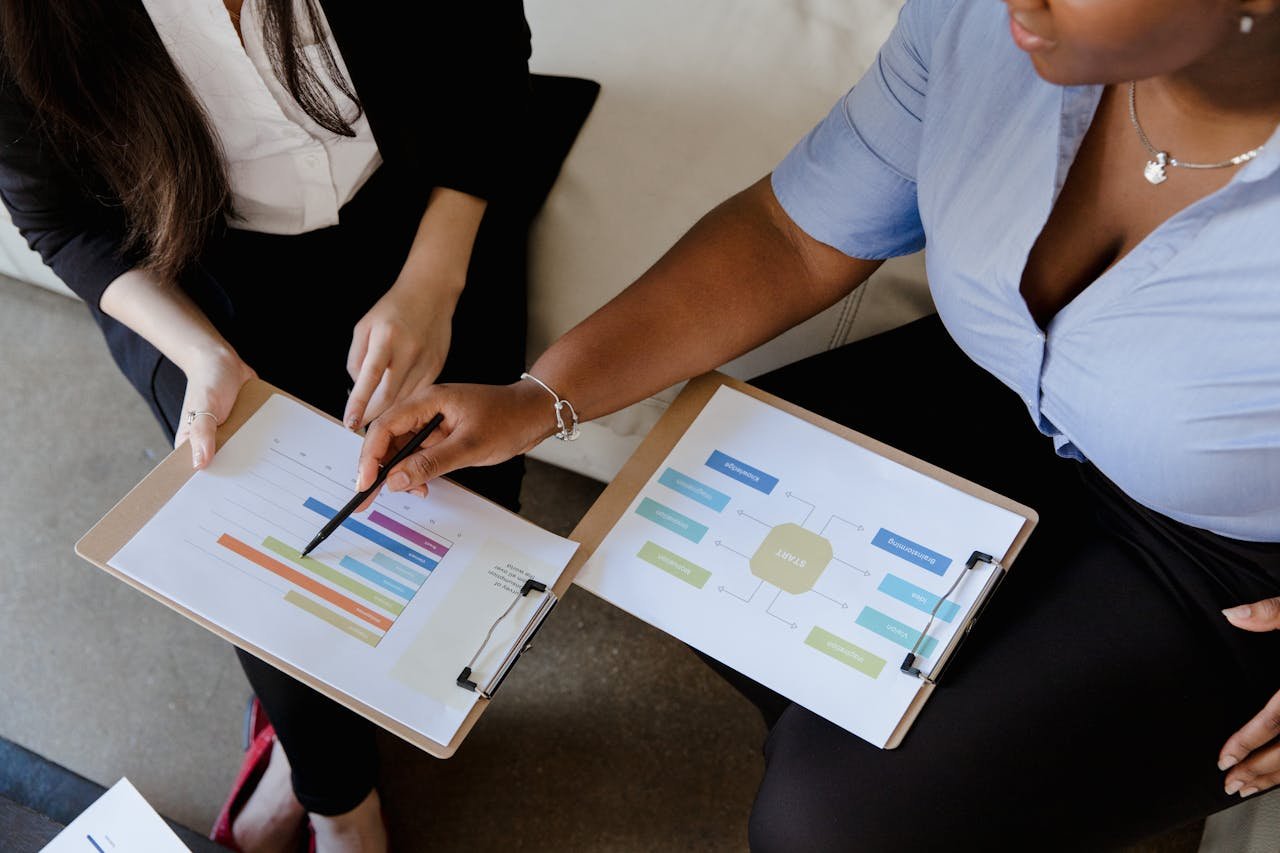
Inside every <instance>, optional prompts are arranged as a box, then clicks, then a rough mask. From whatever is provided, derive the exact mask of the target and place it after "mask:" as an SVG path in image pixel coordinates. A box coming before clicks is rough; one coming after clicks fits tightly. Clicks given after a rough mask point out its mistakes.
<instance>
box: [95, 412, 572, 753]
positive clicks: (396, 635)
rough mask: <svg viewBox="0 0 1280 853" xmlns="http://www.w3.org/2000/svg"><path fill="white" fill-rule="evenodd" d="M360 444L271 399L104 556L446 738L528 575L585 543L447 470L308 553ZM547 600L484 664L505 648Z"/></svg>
mask: <svg viewBox="0 0 1280 853" xmlns="http://www.w3.org/2000/svg"><path fill="white" fill-rule="evenodd" d="M360 443H361V440H360V438H359V437H358V436H356V435H354V434H352V433H350V432H348V431H347V430H345V429H343V428H342V427H340V426H338V425H337V424H333V423H331V422H329V421H327V420H325V419H324V418H322V417H320V416H318V415H316V414H314V413H313V412H310V411H309V410H307V409H306V408H304V407H303V406H300V405H298V404H297V403H295V402H293V401H292V400H289V399H287V398H285V397H281V396H279V395H276V396H273V397H272V398H270V399H269V400H268V401H267V402H266V403H265V404H264V405H263V406H262V408H261V409H259V410H258V412H256V413H255V414H254V415H253V417H252V418H250V419H249V420H248V421H247V422H246V423H245V424H244V425H243V426H242V427H241V428H240V429H239V430H238V431H237V432H236V434H235V435H234V436H233V437H232V438H231V440H230V441H228V442H227V445H226V446H225V447H223V448H222V449H221V450H219V451H218V454H217V456H216V457H215V458H214V461H213V463H212V464H211V465H210V466H209V468H208V469H206V470H205V471H201V472H198V473H197V474H195V476H193V477H192V478H191V479H190V480H189V481H188V482H187V483H186V484H185V485H184V486H183V487H182V488H181V489H180V490H179V491H178V492H177V494H175V495H174V497H173V498H172V499H171V500H170V501H169V502H168V504H166V505H165V507H164V508H163V509H162V510H161V511H160V512H158V513H157V514H156V515H155V517H154V518H152V519H151V521H149V522H148V523H147V524H146V525H145V526H144V527H143V528H142V529H141V530H140V531H139V532H138V534H137V535H136V536H134V538H133V539H132V540H131V541H130V542H129V543H128V544H127V545H126V546H125V547H124V548H122V549H121V550H120V552H119V553H118V554H116V556H115V557H114V558H113V559H112V560H111V561H110V565H111V566H113V567H114V568H117V569H119V570H120V571H122V572H124V573H126V574H128V575H130V576H132V577H133V578H136V579H137V580H139V581H141V582H142V583H143V584H145V585H146V586H148V587H150V588H151V589H154V590H155V591H157V592H159V593H160V594H161V595H163V596H165V597H167V598H170V599H172V600H173V601H175V602H177V603H178V604H181V605H182V606H184V607H186V608H188V609H190V610H192V611H194V612H195V613H197V614H199V615H200V616H202V617H204V618H205V619H207V620H209V621H211V622H213V623H216V624H218V625H220V626H222V627H224V628H226V629H227V630H228V631H230V632H232V633H233V634H234V635H236V636H239V637H241V638H243V639H244V640H245V641H246V642H248V643H250V644H252V645H254V646H257V647H259V648H261V649H264V650H266V651H268V652H270V653H271V654H273V655H275V656H277V657H279V658H281V659H283V660H285V661H287V662H288V663H290V664H292V665H293V666H296V667H298V668H299V669H301V670H303V671H304V672H307V673H309V674H310V675H312V676H314V677H316V678H317V679H319V680H321V681H323V682H326V683H328V684H330V685H332V686H334V687H336V688H337V689H339V690H341V691H343V692H344V693H347V694H349V695H351V696H353V697H355V698H357V699H359V700H360V701H362V702H364V703H366V704H368V705H371V706H372V707H374V708H376V709H377V710H379V711H381V712H382V713H384V714H386V715H387V716H389V717H392V718H393V719H395V720H397V721H399V722H400V723H403V724H404V725H406V726H408V727H410V728H412V729H414V730H415V731H418V732H420V733H422V734H424V735H426V736H427V737H428V738H430V739H431V740H434V741H436V742H438V743H441V744H447V743H449V741H450V740H451V739H452V738H453V735H454V734H455V733H456V732H457V730H458V727H459V726H460V725H461V723H462V721H463V719H464V718H465V717H466V715H467V713H468V712H469V711H470V710H471V708H472V706H473V705H474V704H475V701H476V694H474V693H471V692H469V691H467V690H464V689H462V688H460V687H458V686H457V684H456V683H455V679H456V678H457V676H458V673H459V672H460V671H461V670H462V668H463V666H465V665H466V664H467V663H468V661H470V660H471V657H472V655H474V654H475V652H476V651H477V650H478V649H479V648H480V644H481V642H482V641H483V640H484V636H485V633H486V632H487V631H488V629H489V626H490V625H491V624H492V623H493V620H494V619H495V618H496V617H497V616H498V615H499V614H501V613H502V611H503V610H504V609H506V607H507V606H508V605H509V604H510V603H511V600H512V597H513V595H514V591H513V590H517V589H519V587H520V585H521V584H522V583H523V580H524V579H525V578H527V577H533V578H536V579H537V580H539V581H542V582H544V583H546V584H547V586H548V587H550V586H551V585H553V584H554V583H555V582H556V580H557V579H558V578H559V577H560V573H561V572H562V571H563V570H564V567H565V565H566V564H567V563H568V561H569V558H570V557H571V556H572V555H573V552H574V551H575V550H576V549H577V545H576V544H575V543H573V542H570V541H568V540H567V539H563V538H561V537H559V536H555V535H553V534H551V533H547V532H546V531H544V530H541V529H539V528H537V527H535V526H534V525H532V524H530V523H528V522H526V521H523V520H522V519H519V518H516V517H515V516H513V515H511V514H509V513H507V512H505V511H504V510H502V509H501V508H499V507H497V506H495V505H493V504H490V503H488V502H487V501H484V500H482V499H480V498H478V497H476V496H474V495H472V494H470V493H469V492H466V491H465V490H463V489H460V488H458V487H457V486H455V485H453V484H452V483H449V482H447V481H444V480H438V481H436V482H434V483H432V484H431V489H430V495H429V496H428V497H427V499H426V500H423V499H420V498H417V497H415V496H412V495H404V494H399V493H389V492H384V493H383V494H382V495H380V496H379V498H378V500H377V501H376V502H375V504H374V506H373V507H371V508H370V509H369V510H367V511H365V512H362V513H359V514H357V515H354V516H352V517H351V519H350V520H348V522H347V523H346V524H344V526H343V527H341V528H339V529H338V530H337V531H335V532H334V534H333V535H332V536H330V537H329V538H328V539H327V540H325V542H324V543H322V544H321V545H320V546H319V547H317V548H316V550H315V551H313V552H312V553H311V555H310V557H309V558H308V559H306V560H303V561H299V560H298V559H297V557H298V551H299V550H300V549H301V548H303V547H305V545H306V543H307V542H309V541H310V540H311V537H312V536H314V535H315V533H316V532H317V531H318V530H319V529H320V527H321V525H322V524H323V523H324V522H325V521H326V519H327V516H326V514H325V513H329V514H332V512H333V511H335V510H336V509H337V508H339V507H341V506H342V505H343V504H345V503H346V502H347V500H348V499H349V498H350V497H351V495H352V494H354V492H355V465H356V458H357V455H358V453H359V449H360ZM536 598H537V596H533V595H530V596H528V597H526V598H525V599H522V600H521V602H520V603H519V605H518V606H517V607H516V609H515V610H513V611H512V613H511V615H510V616H509V617H508V618H507V619H505V620H504V621H503V625H502V628H501V629H500V630H499V631H497V632H495V635H494V637H493V639H492V641H491V642H490V644H489V645H488V646H486V654H485V656H484V657H482V658H481V659H480V661H478V662H477V664H476V666H475V670H476V673H477V676H483V675H484V674H485V672H486V670H485V667H486V666H488V665H489V664H491V663H492V662H493V661H495V660H498V659H500V658H501V656H502V654H503V653H504V652H505V651H506V648H505V647H504V646H503V643H504V642H506V643H507V644H508V645H510V642H512V641H513V640H514V637H515V635H516V634H518V632H519V629H520V628H521V627H522V625H523V622H524V621H526V619H522V617H527V616H528V614H530V613H532V611H533V609H534V608H535V607H536V606H537V601H536Z"/></svg>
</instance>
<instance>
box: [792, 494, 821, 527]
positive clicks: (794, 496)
mask: <svg viewBox="0 0 1280 853" xmlns="http://www.w3.org/2000/svg"><path fill="white" fill-rule="evenodd" d="M784 494H785V495H786V496H787V497H789V498H791V500H793V501H799V502H800V503H802V504H804V505H805V506H807V507H809V511H808V512H807V513H805V516H804V521H802V522H800V526H801V527H804V526H805V525H806V524H808V523H809V516H811V515H813V511H814V510H815V509H817V508H818V507H817V506H816V505H815V504H813V503H811V502H809V501H807V500H805V499H804V498H801V497H797V496H796V495H795V494H793V493H791V492H784Z"/></svg>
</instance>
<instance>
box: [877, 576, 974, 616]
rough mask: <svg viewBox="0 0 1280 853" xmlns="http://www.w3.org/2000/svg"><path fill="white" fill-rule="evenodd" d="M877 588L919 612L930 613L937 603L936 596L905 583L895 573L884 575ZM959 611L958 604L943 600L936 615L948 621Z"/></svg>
mask: <svg viewBox="0 0 1280 853" xmlns="http://www.w3.org/2000/svg"><path fill="white" fill-rule="evenodd" d="M878 589H879V590H880V591H881V592H883V593H884V594H885V595H887V596H889V597H890V598H896V599H897V600H898V601H901V602H902V603H903V604H906V605H908V606H910V607H914V608H915V609H916V610H919V611H920V612H921V613H932V612H933V607H934V605H935V604H938V596H936V595H934V594H933V593H931V592H929V591H928V590H927V589H921V588H920V587H918V586H916V585H915V584H913V583H907V582H906V581H904V580H903V579H902V578H900V577H898V576H897V575H885V576H884V580H882V581H880V586H879V587H878ZM959 612H960V605H958V604H956V603H955V602H954V601H944V602H942V604H941V605H938V613H937V616H938V618H939V619H941V620H942V621H943V622H950V621H951V620H952V619H954V618H956V614H957V613H959Z"/></svg>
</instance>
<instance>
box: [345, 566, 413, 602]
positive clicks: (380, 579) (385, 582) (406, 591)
mask: <svg viewBox="0 0 1280 853" xmlns="http://www.w3.org/2000/svg"><path fill="white" fill-rule="evenodd" d="M338 565H339V566H341V567H342V568H344V569H346V570H347V571H349V572H351V574H353V575H359V576H360V577H362V578H364V579H365V580H367V581H369V582H371V583H375V584H377V585H378V586H380V587H382V588H383V589H385V590H386V591H387V592H389V593H391V594H392V595H398V596H400V597H401V598H403V599H405V600H408V599H410V598H413V594H414V593H415V592H417V590H416V589H414V588H413V587H410V586H405V585H404V584H402V583H400V581H397V580H392V579H391V578H389V577H387V576H386V575H384V574H383V573H382V572H380V571H378V570H377V569H374V568H372V567H370V566H366V565H365V564H364V563H362V562H360V561H359V560H355V559H352V558H351V557H343V558H342V559H341V560H339V561H338Z"/></svg>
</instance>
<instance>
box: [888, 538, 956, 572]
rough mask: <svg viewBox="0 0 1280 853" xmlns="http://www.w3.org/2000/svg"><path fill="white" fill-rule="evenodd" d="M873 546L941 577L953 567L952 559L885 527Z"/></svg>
mask: <svg viewBox="0 0 1280 853" xmlns="http://www.w3.org/2000/svg"><path fill="white" fill-rule="evenodd" d="M871 544H872V545H874V546H876V547H877V548H879V549H881V550H882V551H888V552H889V553H890V554H892V555H893V556H895V557H901V558H902V559H904V560H906V561H907V562H908V563H913V564H915V565H917V566H919V567H920V568H922V569H924V570H925V571H927V572H933V573H934V574H935V575H938V576H939V577H941V576H942V575H945V574H946V573H947V567H948V566H950V565H951V558H950V557H944V556H942V555H941V554H939V553H938V552H937V551H930V550H929V549H928V548H926V547H924V546H923V545H921V544H919V543H918V542H912V541H911V540H910V539H908V538H906V537H905V536H899V535H898V534H897V533H894V532H893V531H892V530H885V529H884V528H883V527H882V528H880V530H879V531H878V532H877V533H876V535H875V536H874V537H872V539H871Z"/></svg>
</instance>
